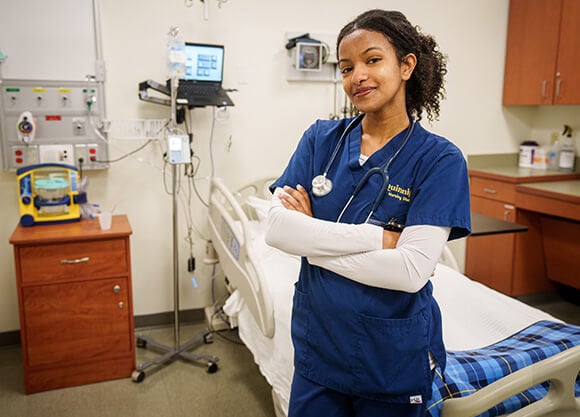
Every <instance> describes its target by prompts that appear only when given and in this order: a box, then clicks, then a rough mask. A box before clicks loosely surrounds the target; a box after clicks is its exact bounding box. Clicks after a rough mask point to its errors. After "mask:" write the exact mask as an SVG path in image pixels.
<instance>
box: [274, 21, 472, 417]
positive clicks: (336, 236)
mask: <svg viewBox="0 0 580 417" xmlns="http://www.w3.org/2000/svg"><path fill="white" fill-rule="evenodd" d="M337 56H338V65H339V68H340V71H341V73H342V77H343V81H342V83H343V88H344V91H345V93H346V94H347V95H348V97H349V98H350V100H351V101H352V103H353V104H354V105H355V106H356V107H357V109H358V110H359V111H360V112H361V113H362V115H361V116H358V117H356V118H353V119H349V120H340V121H331V120H325V121H321V120H318V121H316V122H315V123H314V124H313V125H312V126H310V128H309V129H308V130H307V131H306V132H305V133H304V136H303V137H302V139H301V140H300V142H299V144H298V147H297V149H296V151H295V153H294V155H293V156H292V158H291V159H290V162H289V164H288V166H287V168H286V169H285V171H284V172H283V174H282V175H281V177H280V178H279V179H278V180H277V181H276V182H275V183H274V184H273V186H272V189H276V191H275V193H274V198H273V204H272V208H271V209H270V212H269V216H268V229H267V233H266V240H267V242H268V243H269V244H270V245H272V246H275V247H277V248H279V249H281V250H284V251H286V252H289V253H292V254H295V255H300V256H302V265H301V270H300V277H299V280H298V282H297V284H296V289H295V294H294V304H293V312H292V340H293V343H294V349H295V357H294V365H295V373H294V379H293V382H292V392H291V397H290V410H289V416H290V417H294V416H300V417H308V416H317V417H319V416H320V415H328V416H333V417H335V416H339V417H340V416H345V417H346V416H365V417H369V416H371V417H372V416H381V417H384V416H401V417H402V416H404V417H410V416H423V415H424V414H425V413H426V407H425V404H426V402H427V400H428V399H429V398H430V395H431V382H432V374H433V369H434V368H435V367H436V366H438V367H440V368H444V366H445V348H444V346H443V340H442V331H441V314H440V311H439V308H438V306H437V303H436V301H435V300H434V298H433V296H432V284H431V282H430V281H429V278H430V276H431V275H432V273H433V270H434V268H435V266H436V264H437V260H438V259H439V257H440V255H441V252H442V250H443V248H444V245H445V244H446V241H447V240H448V239H455V238H459V237H463V236H466V235H467V234H469V230H470V214H469V189H468V188H469V187H468V180H467V168H466V164H465V160H464V158H463V156H462V154H461V152H460V151H459V149H457V147H456V146H454V145H453V144H452V143H451V142H449V141H448V140H446V139H444V138H442V137H440V136H437V135H435V134H433V133H430V132H428V131H427V130H425V129H424V128H423V127H422V126H420V125H419V123H418V121H419V120H421V117H422V114H423V113H426V114H427V117H428V118H429V120H432V119H435V118H437V117H438V115H439V101H440V99H441V98H443V96H444V88H443V77H444V75H445V73H446V66H445V65H446V62H445V57H444V56H443V55H442V54H441V53H440V52H439V51H438V49H437V45H436V43H435V41H434V40H433V38H432V37H430V36H428V35H424V34H422V33H421V32H419V31H418V29H417V28H415V27H413V26H412V25H411V24H410V23H409V22H408V21H407V19H406V18H405V16H404V15H402V14H401V13H399V12H391V11H383V10H370V11H368V12H365V13H363V14H361V15H360V16H358V17H357V18H356V19H355V20H353V21H352V22H350V23H348V24H347V25H346V26H345V27H344V28H343V29H342V31H341V32H340V34H339V36H338V40H337ZM415 119H416V121H415ZM373 168H376V169H375V170H374V171H373V172H375V174H374V175H371V176H370V177H368V178H367V180H363V177H364V176H365V174H366V173H368V172H369V171H370V170H372V169H373ZM383 173H384V175H383ZM321 174H322V175H321ZM313 179H314V181H313ZM327 180H330V181H331V182H332V185H330V184H329V182H328V181H327ZM361 181H362V182H361ZM357 185H359V187H358V188H359V190H357V191H355V188H357ZM381 189H383V190H384V191H385V193H384V195H383V194H380V192H381ZM353 192H354V196H353ZM323 413H324V414H323Z"/></svg>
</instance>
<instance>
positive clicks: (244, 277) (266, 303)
mask: <svg viewBox="0 0 580 417" xmlns="http://www.w3.org/2000/svg"><path fill="white" fill-rule="evenodd" d="M208 214H209V219H208V221H209V226H210V227H209V229H210V235H211V239H212V242H213V245H214V248H215V249H216V252H217V253H218V257H219V261H220V265H221V268H222V270H223V271H224V274H225V275H226V276H227V278H228V280H229V281H230V283H231V284H232V286H233V287H234V288H236V289H237V290H239V291H240V293H241V295H242V298H243V299H244V301H245V303H246V305H247V306H248V308H249V310H250V312H251V313H252V315H253V316H254V319H255V320H256V323H257V324H258V326H259V327H260V329H261V331H262V333H263V334H264V336H266V337H272V336H273V335H274V309H273V306H272V301H271V299H270V298H269V296H268V291H267V288H266V286H267V282H266V280H265V279H264V277H263V273H262V270H261V267H260V264H259V262H258V259H257V258H256V256H255V255H254V253H253V249H252V245H251V228H250V223H249V219H248V217H247V214H246V212H245V211H244V209H243V208H242V206H241V205H240V203H239V202H238V201H237V200H236V198H235V197H234V195H233V194H232V192H231V191H230V190H228V189H227V187H226V186H225V184H224V183H223V181H222V180H221V179H219V178H213V179H212V180H211V182H210V204H209V211H208Z"/></svg>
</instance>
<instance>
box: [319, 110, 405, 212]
mask: <svg viewBox="0 0 580 417" xmlns="http://www.w3.org/2000/svg"><path fill="white" fill-rule="evenodd" d="M363 117H364V114H361V115H360V116H357V117H356V118H355V119H353V120H352V121H351V122H350V123H349V125H348V126H347V127H346V129H344V132H343V133H342V135H341V136H340V138H339V139H338V143H337V144H336V147H335V148H334V151H333V152H332V155H331V156H330V159H329V161H328V163H327V164H326V167H325V169H324V172H323V173H322V174H320V175H317V176H316V177H314V178H313V179H312V194H314V195H315V196H316V197H324V196H326V195H328V194H329V193H330V192H331V191H332V181H331V180H330V178H328V171H330V168H331V167H332V164H333V163H334V160H335V159H336V156H337V154H338V152H339V150H340V148H341V147H342V144H343V143H344V141H345V138H346V136H347V135H348V134H349V133H350V132H352V130H353V129H354V128H355V127H356V126H357V125H358V124H359V123H360V122H361V120H362V118H363ZM414 128H415V121H414V120H413V119H411V124H410V126H409V127H408V128H407V133H406V134H405V137H404V139H403V141H402V143H401V146H399V148H398V149H397V151H396V152H395V153H394V154H393V155H392V156H391V157H390V158H389V159H388V160H387V162H385V163H384V164H383V165H382V166H380V167H374V168H371V169H370V170H368V171H367V172H366V174H365V175H364V176H363V177H362V179H361V180H360V181H359V183H358V184H357V186H356V187H355V189H354V191H353V192H352V194H351V196H350V197H349V199H348V201H347V202H346V204H345V205H344V208H343V209H342V211H341V212H340V214H339V216H338V219H337V220H336V221H337V222H340V220H341V219H342V216H343V214H344V213H345V212H346V210H347V209H348V207H349V206H350V204H351V202H352V200H354V198H355V197H356V196H357V195H358V194H359V192H360V191H361V190H362V188H363V187H364V185H365V184H366V183H367V182H368V181H369V179H370V177H372V176H373V175H375V174H381V176H382V179H383V184H382V186H381V190H380V191H379V193H378V195H377V197H376V198H375V201H374V202H373V205H372V206H371V211H370V213H369V215H368V216H367V218H366V220H365V223H366V222H368V221H369V219H370V218H371V217H372V215H373V214H374V213H375V211H376V209H377V208H378V207H379V205H380V204H381V201H382V200H383V198H385V194H386V193H387V189H388V187H389V167H390V166H391V163H392V162H393V160H394V159H395V158H396V157H397V155H398V154H399V153H400V152H401V150H402V149H403V148H404V146H405V145H406V144H407V142H408V140H409V138H410V137H411V134H412V133H413V129H414Z"/></svg>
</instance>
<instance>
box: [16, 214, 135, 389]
mask: <svg viewBox="0 0 580 417" xmlns="http://www.w3.org/2000/svg"><path fill="white" fill-rule="evenodd" d="M131 233H132V231H131V226H130V224H129V222H128V219H127V217H126V216H125V215H117V216H113V224H112V227H111V229H110V230H106V231H102V230H100V228H99V223H98V221H97V220H82V221H80V222H74V223H66V224H57V225H38V226H32V227H22V226H20V225H18V226H17V227H16V229H15V231H14V233H13V234H12V236H11V238H10V243H11V244H12V245H14V260H15V264H16V278H17V289H18V301H19V309H20V336H21V345H22V362H23V366H24V379H25V391H26V393H27V394H29V393H33V392H38V391H46V390H50V389H55V388H62V387H68V386H75V385H82V384H87V383H92V382H99V381H105V380H110V379H116V378H123V377H130V376H131V372H132V371H133V370H134V369H135V341H134V323H133V297H132V290H131V256H130V246H129V236H130V235H131Z"/></svg>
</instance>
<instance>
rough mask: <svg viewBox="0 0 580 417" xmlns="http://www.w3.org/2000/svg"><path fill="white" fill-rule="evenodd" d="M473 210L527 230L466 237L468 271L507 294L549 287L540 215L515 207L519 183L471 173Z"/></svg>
mask: <svg viewBox="0 0 580 417" xmlns="http://www.w3.org/2000/svg"><path fill="white" fill-rule="evenodd" d="M470 187H471V210H472V211H473V212H475V213H481V214H484V215H487V216H491V217H495V218H498V219H501V220H506V221H512V222H516V223H520V224H523V225H525V226H527V227H528V231H527V232H523V233H505V234H498V235H491V236H473V237H468V238H467V244H466V255H465V274H466V275H467V276H468V277H470V278H471V279H474V280H476V281H479V282H481V283H483V284H485V285H487V286H488V287H491V288H493V289H495V290H497V291H500V292H502V293H504V294H507V295H513V296H516V295H523V294H528V293H534V292H541V291H546V290H550V289H551V288H552V285H551V283H550V282H549V280H548V279H547V278H546V276H545V272H544V270H545V265H544V257H543V252H542V250H543V249H542V237H541V224H540V218H539V215H537V214H535V213H531V212H526V211H522V210H518V209H517V208H516V206H515V199H516V183H513V182H507V181H501V180H497V179H490V178H486V177H485V176H484V177H481V176H478V175H477V174H474V173H473V172H472V173H471V174H470Z"/></svg>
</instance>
